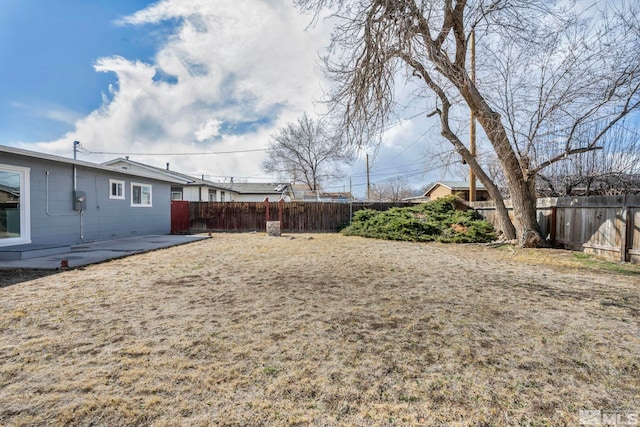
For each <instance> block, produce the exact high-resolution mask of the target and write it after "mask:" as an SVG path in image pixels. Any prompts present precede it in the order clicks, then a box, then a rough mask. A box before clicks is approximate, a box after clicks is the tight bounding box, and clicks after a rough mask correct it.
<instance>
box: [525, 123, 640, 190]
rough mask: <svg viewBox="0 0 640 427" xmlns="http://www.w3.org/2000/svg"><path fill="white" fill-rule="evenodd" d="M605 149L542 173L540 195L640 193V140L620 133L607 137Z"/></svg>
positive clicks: (539, 185) (574, 157)
mask: <svg viewBox="0 0 640 427" xmlns="http://www.w3.org/2000/svg"><path fill="white" fill-rule="evenodd" d="M603 147H604V148H603V149H602V150H597V151H589V152H586V153H581V154H577V155H575V156H573V157H572V158H570V159H567V160H566V161H563V162H558V163H554V164H553V165H551V166H550V167H548V168H546V169H545V170H543V171H541V172H540V173H539V174H538V185H537V189H538V193H539V194H540V195H542V196H546V197H558V196H593V195H618V194H635V193H636V192H640V136H638V135H633V134H631V133H629V132H626V131H624V130H621V129H618V130H616V131H614V132H612V133H610V134H608V135H607V137H606V139H605V143H604V144H603Z"/></svg>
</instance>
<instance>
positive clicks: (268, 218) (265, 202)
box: [264, 197, 271, 222]
mask: <svg viewBox="0 0 640 427" xmlns="http://www.w3.org/2000/svg"><path fill="white" fill-rule="evenodd" d="M264 207H265V208H266V220H267V222H269V221H271V218H270V215H269V198H268V197H265V199H264Z"/></svg>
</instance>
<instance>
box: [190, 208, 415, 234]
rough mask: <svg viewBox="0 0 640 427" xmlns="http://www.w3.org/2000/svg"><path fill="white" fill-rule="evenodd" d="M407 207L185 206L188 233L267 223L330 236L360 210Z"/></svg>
mask: <svg viewBox="0 0 640 427" xmlns="http://www.w3.org/2000/svg"><path fill="white" fill-rule="evenodd" d="M402 206H413V204H411V203H361V202H357V203H326V202H284V201H281V202H189V226H188V230H182V231H189V232H192V233H195V232H205V231H263V230H265V229H266V224H267V221H268V220H270V221H280V229H281V231H283V232H332V231H336V230H338V229H339V228H340V227H342V226H344V225H347V224H348V223H349V221H351V217H352V216H353V213H355V212H357V211H359V210H361V209H374V210H379V211H383V210H387V209H390V208H393V207H402Z"/></svg>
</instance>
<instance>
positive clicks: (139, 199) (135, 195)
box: [131, 182, 152, 208]
mask: <svg viewBox="0 0 640 427" xmlns="http://www.w3.org/2000/svg"><path fill="white" fill-rule="evenodd" d="M151 200H152V199H151V185H149V184H139V183H136V182H132V183H131V206H134V207H148V208H150V207H151V206H152V205H151Z"/></svg>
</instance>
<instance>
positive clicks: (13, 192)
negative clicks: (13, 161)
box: [0, 164, 31, 246]
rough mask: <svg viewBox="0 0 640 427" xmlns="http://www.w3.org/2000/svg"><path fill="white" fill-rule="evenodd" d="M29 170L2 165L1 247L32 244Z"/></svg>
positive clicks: (0, 196)
mask: <svg viewBox="0 0 640 427" xmlns="http://www.w3.org/2000/svg"><path fill="white" fill-rule="evenodd" d="M29 217H30V216H29V169H28V168H22V167H18V166H10V165H3V164H0V246H9V245H17V244H23V243H30V242H31V230H30V228H31V227H30V224H29Z"/></svg>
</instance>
